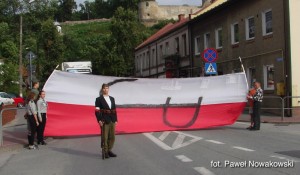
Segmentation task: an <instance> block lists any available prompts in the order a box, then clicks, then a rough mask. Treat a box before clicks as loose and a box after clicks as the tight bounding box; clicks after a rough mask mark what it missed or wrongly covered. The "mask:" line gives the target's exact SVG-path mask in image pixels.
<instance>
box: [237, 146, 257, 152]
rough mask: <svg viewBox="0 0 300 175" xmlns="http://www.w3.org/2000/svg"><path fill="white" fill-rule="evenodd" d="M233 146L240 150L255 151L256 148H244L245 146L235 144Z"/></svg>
mask: <svg viewBox="0 0 300 175" xmlns="http://www.w3.org/2000/svg"><path fill="white" fill-rule="evenodd" d="M233 148H235V149H239V150H243V151H249V152H250V151H255V150H253V149H249V148H244V147H239V146H234V147H233Z"/></svg>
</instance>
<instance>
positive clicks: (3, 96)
mask: <svg viewBox="0 0 300 175" xmlns="http://www.w3.org/2000/svg"><path fill="white" fill-rule="evenodd" d="M14 102H15V101H14V99H12V98H11V97H10V96H9V95H8V94H7V93H6V92H0V106H2V105H6V104H13V103H14Z"/></svg>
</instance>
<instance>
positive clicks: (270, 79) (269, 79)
mask: <svg viewBox="0 0 300 175" xmlns="http://www.w3.org/2000/svg"><path fill="white" fill-rule="evenodd" d="M264 89H265V90H274V66H273V65H266V66H264Z"/></svg>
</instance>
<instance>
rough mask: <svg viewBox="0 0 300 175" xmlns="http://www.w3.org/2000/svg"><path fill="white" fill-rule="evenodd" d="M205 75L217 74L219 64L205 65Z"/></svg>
mask: <svg viewBox="0 0 300 175" xmlns="http://www.w3.org/2000/svg"><path fill="white" fill-rule="evenodd" d="M205 74H208V75H215V74H217V64H216V63H205Z"/></svg>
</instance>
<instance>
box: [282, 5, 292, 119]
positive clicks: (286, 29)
mask: <svg viewBox="0 0 300 175" xmlns="http://www.w3.org/2000/svg"><path fill="white" fill-rule="evenodd" d="M282 2H283V11H284V12H283V15H284V45H285V48H284V56H285V58H284V60H285V61H284V63H285V65H284V69H285V78H286V79H285V86H286V88H285V89H286V92H285V94H286V96H292V73H291V69H292V68H291V64H292V58H291V38H290V37H291V33H290V15H289V13H290V10H289V7H290V4H289V1H286V0H282ZM286 107H287V108H291V107H292V98H287V101H286ZM287 116H289V117H292V110H291V109H288V110H287Z"/></svg>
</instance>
